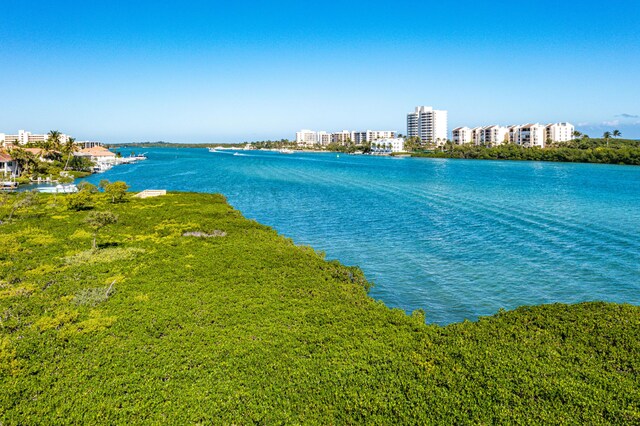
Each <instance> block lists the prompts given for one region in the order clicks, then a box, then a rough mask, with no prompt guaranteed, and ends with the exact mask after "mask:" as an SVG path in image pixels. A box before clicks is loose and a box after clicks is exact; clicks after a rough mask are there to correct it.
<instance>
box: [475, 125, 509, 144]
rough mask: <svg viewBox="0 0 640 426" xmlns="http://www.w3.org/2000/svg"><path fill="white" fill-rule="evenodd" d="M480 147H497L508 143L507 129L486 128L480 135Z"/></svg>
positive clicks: (499, 127) (498, 127)
mask: <svg viewBox="0 0 640 426" xmlns="http://www.w3.org/2000/svg"><path fill="white" fill-rule="evenodd" d="M479 142H480V143H479V144H480V145H486V146H497V145H502V144H503V143H506V142H509V128H508V127H504V126H486V127H483V128H482V132H481V134H480V141H479Z"/></svg>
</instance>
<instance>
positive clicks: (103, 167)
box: [93, 163, 113, 173]
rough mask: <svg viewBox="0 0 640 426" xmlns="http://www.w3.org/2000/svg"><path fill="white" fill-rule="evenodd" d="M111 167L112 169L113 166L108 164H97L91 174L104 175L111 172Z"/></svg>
mask: <svg viewBox="0 0 640 426" xmlns="http://www.w3.org/2000/svg"><path fill="white" fill-rule="evenodd" d="M112 167H113V165H112V164H109V163H98V164H96V165H95V166H94V167H93V172H94V173H104V172H106V171H107V170H111V168H112Z"/></svg>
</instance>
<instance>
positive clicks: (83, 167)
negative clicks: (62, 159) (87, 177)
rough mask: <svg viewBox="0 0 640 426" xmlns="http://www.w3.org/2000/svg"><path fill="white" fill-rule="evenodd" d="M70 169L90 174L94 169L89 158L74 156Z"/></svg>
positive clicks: (70, 162)
mask: <svg viewBox="0 0 640 426" xmlns="http://www.w3.org/2000/svg"><path fill="white" fill-rule="evenodd" d="M69 167H70V168H71V170H77V171H79V172H90V171H91V169H92V168H93V162H92V161H91V160H89V159H88V158H87V157H78V156H75V155H72V156H71V161H69Z"/></svg>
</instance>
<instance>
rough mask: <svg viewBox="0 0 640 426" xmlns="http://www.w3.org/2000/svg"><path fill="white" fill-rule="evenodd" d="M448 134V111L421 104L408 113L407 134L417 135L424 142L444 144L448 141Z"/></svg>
mask: <svg viewBox="0 0 640 426" xmlns="http://www.w3.org/2000/svg"><path fill="white" fill-rule="evenodd" d="M447 135H448V129H447V111H444V110H437V109H433V108H432V107H430V106H419V107H416V110H415V111H414V112H411V113H409V114H407V136H409V137H415V136H417V137H419V138H420V140H421V141H422V142H425V143H435V144H438V145H442V144H444V143H445V142H446V141H447Z"/></svg>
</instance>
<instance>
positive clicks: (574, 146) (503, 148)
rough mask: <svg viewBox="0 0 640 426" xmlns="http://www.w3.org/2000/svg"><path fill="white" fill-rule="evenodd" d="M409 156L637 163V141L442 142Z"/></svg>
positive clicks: (639, 155)
mask: <svg viewBox="0 0 640 426" xmlns="http://www.w3.org/2000/svg"><path fill="white" fill-rule="evenodd" d="M412 156H414V157H431V158H466V159H479V160H521V161H524V160H529V161H557V162H567V163H604V164H628V165H640V141H636V140H621V139H616V140H613V141H610V140H609V138H603V139H590V138H583V139H577V140H573V141H570V142H564V143H555V144H551V145H550V146H549V147H546V148H536V147H534V148H525V147H522V146H519V145H515V144H503V145H498V146H494V147H485V146H480V145H454V144H451V143H447V144H446V145H445V146H443V147H441V148H439V149H435V150H432V151H426V152H414V153H413V154H412Z"/></svg>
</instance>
